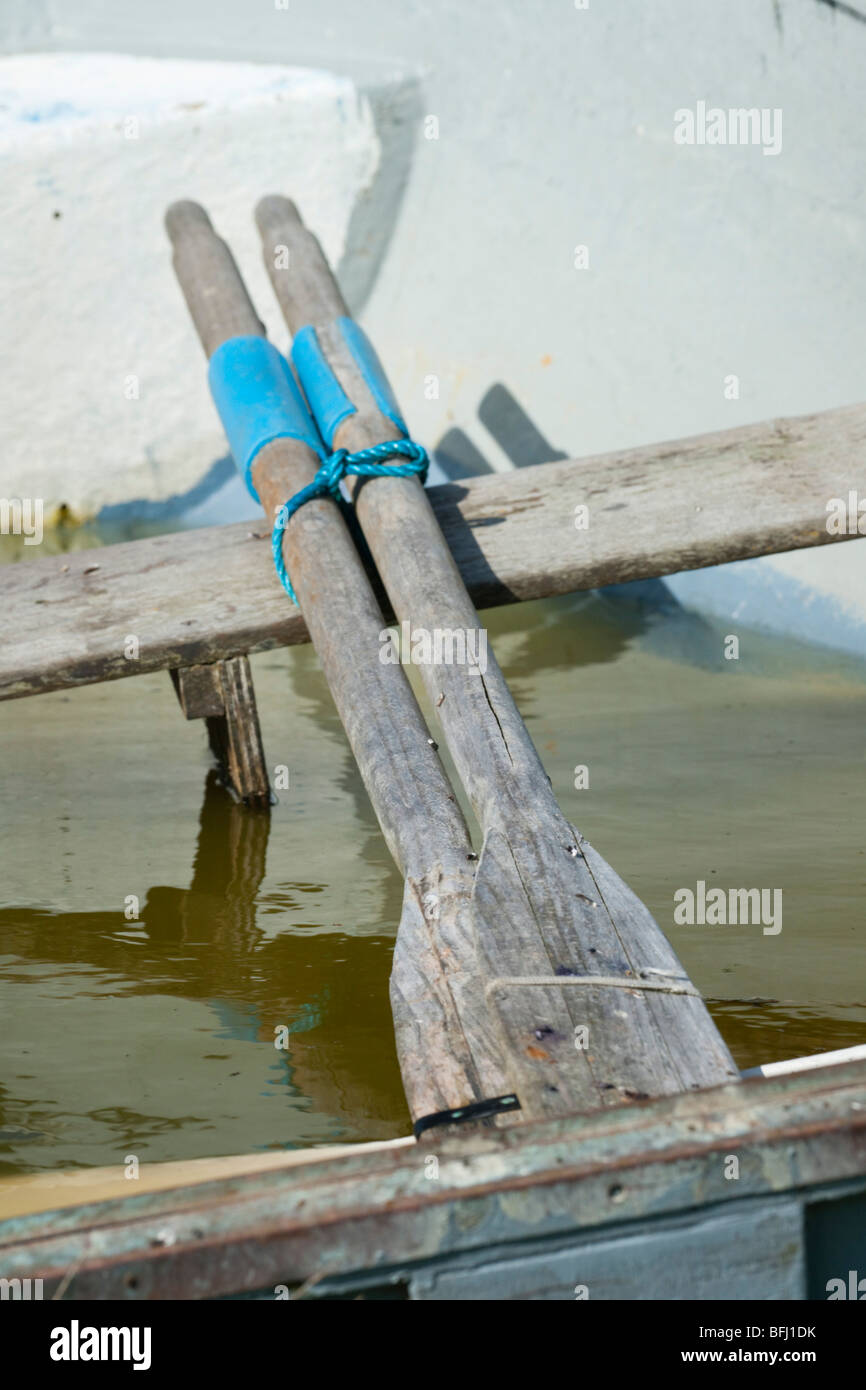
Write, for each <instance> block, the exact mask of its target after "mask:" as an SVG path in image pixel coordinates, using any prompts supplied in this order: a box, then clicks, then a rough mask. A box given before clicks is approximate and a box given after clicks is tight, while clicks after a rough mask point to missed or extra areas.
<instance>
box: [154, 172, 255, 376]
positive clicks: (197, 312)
mask: <svg viewBox="0 0 866 1390" xmlns="http://www.w3.org/2000/svg"><path fill="white" fill-rule="evenodd" d="M165 229H166V231H167V232H168V236H169V240H170V241H171V245H172V251H173V256H172V263H173V265H174V270H175V274H176V275H177V278H178V282H179V284H180V287H181V289H182V290H183V295H184V299H185V300H186V303H187V308H188V309H189V312H190V317H191V318H192V321H193V323H194V324H195V329H196V332H197V333H198V336H199V338H200V339H201V345H202V347H203V348H204V350H205V352H206V353H207V355H208V357H212V356H213V354H214V353H215V352H216V350H217V348H218V347H219V346H220V344H221V343H224V342H225V341H226V339H228V338H234V337H239V336H241V335H246V336H255V337H259V338H264V336H265V326H264V324H263V323H262V322H261V320H260V319H259V316H258V314H257V313H256V310H255V306H254V305H253V301H252V300H251V299H250V296H249V294H248V293H247V287H246V285H245V284H244V282H243V279H242V277H241V273H240V271H239V270H238V267H237V265H236V263H235V258H234V256H233V255H232V253H231V251H230V250H229V248H228V246H227V245H226V243H225V242H224V241H223V240H222V238H221V237H218V236H217V234H216V232H215V231H214V229H213V225H212V223H211V220H210V218H209V217H208V215H207V213H206V212H205V210H204V208H203V207H201V206H200V205H199V204H198V203H193V202H189V201H186V200H184V201H183V202H179V203H172V205H171V207H170V208H169V209H168V211H167V212H166V214H165Z"/></svg>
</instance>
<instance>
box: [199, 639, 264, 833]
mask: <svg viewBox="0 0 866 1390" xmlns="http://www.w3.org/2000/svg"><path fill="white" fill-rule="evenodd" d="M217 673H218V677H219V683H220V689H221V691H222V700H223V712H222V714H219V715H210V716H208V718H207V720H206V723H207V731H208V737H209V739H210V745H211V748H212V749H213V751H214V753H215V755H216V758H217V761H218V762H219V763H220V765H221V767H222V768H223V770H224V774H225V777H226V780H227V782H228V784H229V786H230V787H231V788H232V790H233V791H234V792H235V794H236V795H237V796H239V797H240V799H241V801H245V802H247V804H248V805H250V806H258V807H266V806H269V805H270V801H271V787H270V779H269V777H268V769H267V765H266V763H265V750H264V747H263V746H262V731H261V729H260V727H259V714H258V710H257V709H256V697H255V692H254V690H253V677H252V672H251V670H250V663H249V658H248V657H246V656H233V657H230V658H229V660H228V661H220V662H218V663H217Z"/></svg>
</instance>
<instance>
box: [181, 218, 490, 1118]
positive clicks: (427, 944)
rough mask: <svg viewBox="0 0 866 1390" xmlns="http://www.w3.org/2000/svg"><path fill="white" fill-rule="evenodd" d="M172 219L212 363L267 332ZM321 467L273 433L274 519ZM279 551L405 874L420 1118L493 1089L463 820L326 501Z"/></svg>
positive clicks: (203, 223) (403, 956)
mask: <svg viewBox="0 0 866 1390" xmlns="http://www.w3.org/2000/svg"><path fill="white" fill-rule="evenodd" d="M166 227H167V230H168V233H169V236H170V238H171V241H172V245H173V248H174V266H175V269H176V272H177V276H178V279H179V281H180V283H181V287H182V289H183V292H184V295H185V297H186V301H187V304H188V306H189V309H190V313H191V315H192V318H193V321H194V323H195V327H196V330H197V332H198V334H199V337H200V339H201V341H202V345H203V347H204V349H205V352H206V353H207V355H208V357H212V356H213V354H214V353H215V352H216V351H217V349H218V348H220V347H221V345H222V344H223V343H225V342H226V341H227V340H229V339H231V338H234V337H236V336H238V335H252V336H258V337H262V336H264V329H263V327H262V325H261V323H260V322H259V319H258V315H257V314H256V311H255V308H254V306H253V304H252V301H251V300H250V297H249V295H248V293H247V290H246V287H245V285H244V283H243V280H242V278H241V275H240V272H239V271H238V268H237V265H236V264H235V261H234V257H233V256H232V253H231V251H230V250H229V248H228V246H226V244H225V242H223V241H221V240H220V238H219V237H218V236H217V235H216V233H215V232H214V230H213V227H212V226H211V223H210V220H209V218H208V216H207V214H206V213H205V212H204V210H203V209H202V208H200V207H198V206H197V205H196V204H193V203H181V204H175V205H174V206H173V207H172V208H171V209H169V212H168V214H167V217H166ZM318 465H319V458H318V457H317V455H316V454H315V453H314V452H313V451H312V450H311V449H310V448H308V447H307V445H306V444H304V443H301V442H300V441H298V440H293V439H286V438H281V439H275V440H274V441H273V442H272V443H270V444H266V445H265V446H264V447H263V448H262V449H261V450H260V452H259V453H258V455H257V456H256V457H255V459H254V461H253V464H252V481H253V484H254V486H255V488H256V491H257V493H258V495H259V497H260V499H261V501H262V504H263V506H264V509H265V512H266V514H267V515H268V517H269V518H270V520H271V522H273V519H274V517H275V515H276V513H277V512H278V510H279V508H280V507H282V506H283V504H284V503H285V502H286V500H287V499H288V498H289V497H291V496H293V495H294V493H296V492H297V491H299V490H300V489H301V488H302V487H304V486H306V485H307V484H308V483H309V482H310V481H311V480H312V478H313V476H314V474H315V472H316V470H317V467H318ZM283 553H284V557H285V560H286V564H287V567H288V570H289V573H290V575H291V577H292V581H293V583H294V586H295V590H296V593H297V594H298V598H299V601H300V605H301V609H302V611H303V615H304V619H305V621H306V623H307V626H308V628H309V631H310V636H311V638H312V641H313V643H314V644H315V647H316V650H317V653H318V655H319V658H320V660H321V663H322V667H323V670H324V672H325V676H326V678H327V680H328V684H329V686H330V688H331V692H332V694H333V697H334V701H335V703H336V706H337V709H338V711H339V715H340V718H341V720H342V722H343V725H344V727H345V729H346V733H347V735H348V737H349V742H350V744H351V747H352V751H353V753H354V755H355V759H356V761H357V763H358V767H359V769H360V771H361V775H362V777H363V779H364V783H365V785H366V787H367V790H368V792H369V795H370V800H371V802H372V804H373V808H374V810H375V812H376V815H377V817H378V819H379V824H380V825H381V827H382V832H383V834H384V836H385V839H386V841H387V844H388V847H389V849H390V851H391V853H392V855H393V857H394V859H395V861H396V863H397V865H398V867H399V868H400V870H401V872H402V873H403V874H404V875H405V876H406V878H407V887H406V907H405V909H404V924H405V930H404V931H403V934H402V937H403V939H402V940H401V941H399V942H398V948H397V951H396V953H395V969H394V977H393V983H392V1002H393V1005H394V1011H395V1023H396V1028H397V1035H398V1051H399V1052H400V1058H401V1065H402V1067H403V1075H404V1082H405V1084H406V1090H407V1096H408V1099H409V1104H410V1109H411V1110H412V1113H413V1116H414V1117H415V1118H417V1117H418V1116H420V1115H425V1114H429V1113H431V1112H433V1111H437V1110H442V1109H445V1108H448V1107H452V1106H456V1105H463V1104H466V1103H468V1102H470V1101H472V1100H478V1099H483V1098H484V1096H485V1095H488V1094H490V1091H489V1089H486V1088H485V1086H484V1085H483V1084H481V1083H480V1082H479V1080H478V1064H477V1061H476V1059H475V1058H474V1057H473V1054H472V1051H471V1050H470V1047H469V1045H468V1044H467V1041H466V1038H465V1035H464V1032H463V1027H462V1024H461V1021H460V1018H459V1017H458V1013H457V1010H456V1008H455V1004H454V1000H453V996H452V993H451V981H450V978H449V974H448V971H449V968H450V969H451V970H452V971H453V972H454V974H458V973H459V972H461V971H464V970H466V969H467V968H469V969H470V970H471V968H472V965H473V961H474V950H473V943H472V939H471V933H469V932H468V929H466V928H463V927H461V926H460V914H461V912H465V908H466V906H467V904H468V902H469V897H470V894H471V889H472V884H473V877H474V859H475V856H474V854H473V852H472V844H471V841H470V838H469V832H468V830H467V827H466V823H465V821H464V819H463V816H462V814H461V812H460V810H459V807H458V805H457V801H456V798H455V796H454V793H453V789H452V787H451V785H450V783H449V782H448V779H447V778H446V776H445V773H444V770H443V768H442V765H441V762H440V760H439V757H438V754H437V752H436V749H435V745H433V743H432V741H431V739H430V737H429V733H428V730H427V726H426V724H425V722H424V719H423V717H422V715H421V712H420V710H419V709H418V705H417V702H416V700H415V697H414V695H413V693H412V690H411V687H410V686H409V684H408V681H407V680H406V676H405V673H404V671H403V669H402V667H400V666H395V665H391V664H387V663H383V662H382V661H381V660H380V659H379V654H380V651H381V647H382V643H381V640H380V638H381V634H382V633H383V631H384V629H385V622H384V619H383V616H382V613H381V610H380V608H379V605H378V603H377V600H376V597H375V595H374V593H373V590H372V588H371V585H370V582H369V580H368V578H367V574H366V572H365V570H364V567H363V564H362V563H361V560H360V558H359V556H358V553H357V550H356V548H355V545H354V543H353V541H352V539H351V537H350V535H349V533H348V530H347V528H346V525H345V522H344V521H343V518H342V516H341V514H340V512H339V509H338V508H337V506H336V505H335V503H334V502H333V501H331V499H330V498H322V499H318V500H315V501H312V502H309V503H307V505H305V506H304V507H302V508H301V509H300V511H299V512H298V513H297V514H296V515H295V516H294V517H293V518H292V520H291V521H290V523H289V525H288V527H287V529H286V532H285V535H284V540H283ZM277 582H278V581H277V578H276V575H275V576H274V583H275V584H276V583H277ZM227 597H228V598H230V596H227ZM286 603H287V605H288V603H289V600H288V598H287V599H286ZM323 834H324V835H325V837H326V838H327V836H328V831H327V827H325V828H324V830H323ZM331 852H332V854H333V855H334V857H335V858H336V857H338V856H339V855H340V852H341V850H340V845H339V844H338V843H336V842H335V843H333V844H332V846H331ZM440 931H441V932H443V933H444V936H445V938H446V939H447V937H448V936H449V934H451V935H452V936H453V937H454V938H455V941H456V940H459V938H460V937H461V935H467V937H468V940H467V941H463V942H461V945H460V949H459V950H456V951H452V952H450V959H449V952H447V951H446V952H445V953H444V962H445V963H444V964H443V953H442V952H441V951H440V950H439V938H438V933H439V932H440ZM422 1039H423V1045H422ZM479 1050H480V1049H479V1047H478V1046H477V1045H475V1053H476V1054H477V1053H478V1052H479ZM482 1051H483V1049H482ZM481 1065H482V1069H483V1067H484V1065H486V1064H485V1063H484V1059H483V1057H482V1061H481ZM490 1065H491V1066H492V1063H491V1064H490ZM493 1084H496V1082H495V1081H494V1083H493Z"/></svg>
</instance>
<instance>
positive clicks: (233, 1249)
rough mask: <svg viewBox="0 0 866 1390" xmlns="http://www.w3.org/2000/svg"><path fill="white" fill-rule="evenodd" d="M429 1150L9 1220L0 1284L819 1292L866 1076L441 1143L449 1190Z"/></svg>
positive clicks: (861, 1135) (206, 1290)
mask: <svg viewBox="0 0 866 1390" xmlns="http://www.w3.org/2000/svg"><path fill="white" fill-rule="evenodd" d="M430 1153H431V1151H430V1150H429V1149H427V1148H425V1147H422V1146H420V1145H413V1146H410V1147H405V1148H403V1147H394V1146H381V1145H372V1146H369V1147H368V1146H365V1145H358V1146H356V1147H355V1148H354V1149H353V1150H352V1152H351V1153H348V1154H347V1153H345V1152H342V1153H339V1154H338V1155H334V1156H332V1155H331V1154H329V1152H328V1151H327V1150H322V1151H319V1152H318V1153H316V1154H315V1155H309V1156H308V1159H307V1161H306V1162H304V1163H296V1162H293V1161H292V1156H291V1155H287V1164H286V1166H285V1168H283V1169H280V1170H276V1171H269V1172H267V1173H257V1174H252V1175H250V1174H247V1175H245V1176H237V1175H234V1176H232V1177H230V1178H221V1179H219V1180H217V1181H209V1182H203V1183H201V1184H197V1185H194V1186H186V1187H178V1188H175V1189H173V1190H170V1191H164V1190H162V1191H156V1192H151V1193H142V1194H141V1195H139V1196H137V1197H135V1198H133V1199H132V1200H130V1199H128V1198H127V1200H126V1201H123V1200H113V1201H103V1202H95V1203H88V1204H87V1205H80V1206H74V1207H68V1208H66V1209H65V1210H62V1211H51V1212H49V1211H44V1210H43V1211H39V1212H37V1213H35V1214H33V1215H27V1216H17V1217H14V1218H11V1219H9V1220H7V1221H5V1222H3V1223H0V1277H2V1278H7V1279H8V1278H21V1279H24V1278H42V1279H44V1280H45V1291H44V1292H45V1297H46V1298H48V1297H52V1296H56V1292H57V1290H58V1289H60V1288H61V1286H62V1287H63V1294H62V1297H64V1298H67V1299H109V1298H121V1299H128V1300H138V1299H149V1298H176V1299H177V1298H180V1299H196V1298H208V1297H217V1296H220V1295H223V1296H225V1295H229V1294H241V1293H250V1292H253V1291H259V1292H260V1293H261V1296H262V1297H263V1298H270V1299H273V1298H274V1296H275V1288H276V1286H278V1285H289V1286H293V1285H294V1286H299V1285H300V1286H306V1287H307V1292H306V1294H305V1295H304V1296H306V1297H311V1298H314V1297H316V1296H317V1295H320V1294H329V1295H333V1294H335V1293H338V1294H343V1295H344V1296H347V1297H350V1298H351V1297H356V1296H358V1295H359V1294H363V1291H364V1290H365V1289H370V1288H375V1287H377V1286H382V1285H385V1284H388V1283H391V1282H394V1283H397V1282H398V1281H399V1282H404V1283H405V1284H406V1285H407V1286H408V1292H409V1296H410V1297H412V1298H418V1299H423V1298H439V1297H442V1296H445V1295H446V1293H447V1292H448V1291H449V1290H450V1291H452V1292H455V1293H456V1292H457V1291H459V1292H460V1295H461V1297H466V1296H468V1297H478V1296H479V1293H478V1292H473V1289H476V1290H480V1293H481V1296H485V1295H486V1296H490V1297H496V1298H502V1297H505V1298H521V1297H527V1298H535V1297H561V1298H565V1299H569V1300H570V1299H573V1298H574V1285H575V1284H579V1283H582V1284H587V1283H588V1284H589V1290H588V1291H589V1296H590V1299H592V1300H597V1299H598V1298H606V1297H607V1298H609V1297H625V1298H666V1297H675V1296H682V1287H681V1286H682V1282H683V1281H682V1278H681V1277H680V1275H681V1273H682V1271H683V1270H685V1271H687V1272H689V1273H690V1274H691V1277H692V1280H693V1283H692V1291H691V1296H695V1297H701V1296H704V1297H718V1296H722V1297H726V1298H744V1297H749V1298H774V1297H775V1298H779V1297H782V1296H785V1297H788V1298H806V1297H814V1296H815V1292H814V1291H813V1292H810V1291H809V1288H808V1287H807V1279H808V1280H809V1281H810V1282H811V1283H812V1284H813V1285H815V1286H817V1288H819V1289H820V1288H823V1284H824V1281H825V1280H826V1278H827V1277H828V1274H838V1273H842V1274H844V1273H845V1272H846V1271H847V1270H848V1269H849V1268H850V1267H851V1265H850V1263H849V1256H848V1252H847V1249H845V1248H842V1247H841V1246H840V1244H839V1238H838V1234H836V1235H835V1236H834V1233H833V1232H834V1225H837V1224H838V1222H836V1223H834V1221H833V1219H832V1218H833V1214H834V1211H838V1212H840V1213H845V1214H846V1217H847V1222H848V1227H847V1229H848V1230H850V1228H851V1220H852V1217H851V1212H852V1207H853V1206H855V1205H856V1204H857V1203H858V1202H859V1203H860V1210H861V1224H860V1226H859V1228H856V1227H855V1229H854V1230H853V1232H852V1236H853V1237H854V1239H855V1242H856V1241H857V1240H859V1241H861V1242H862V1239H863V1223H862V1211H863V1210H866V1208H864V1206H863V1203H864V1202H866V1064H864V1063H862V1062H854V1063H847V1064H845V1065H843V1066H838V1067H831V1068H827V1069H825V1070H824V1071H809V1072H803V1073H799V1074H796V1075H790V1076H779V1077H773V1078H763V1077H759V1078H756V1079H754V1080H750V1081H745V1082H743V1083H741V1084H737V1085H729V1086H725V1087H721V1088H717V1089H712V1090H708V1091H700V1092H697V1093H692V1094H687V1095H680V1096H674V1097H665V1098H663V1099H659V1100H655V1101H651V1102H644V1103H641V1104H637V1105H633V1106H621V1107H618V1108H617V1109H614V1110H605V1111H596V1112H595V1113H594V1114H592V1115H578V1116H568V1117H564V1118H559V1119H556V1120H548V1121H544V1122H540V1123H532V1124H528V1125H520V1126H516V1127H514V1128H512V1129H509V1130H503V1131H497V1132H486V1133H484V1134H480V1133H478V1134H475V1135H473V1136H471V1137H469V1136H466V1137H462V1138H456V1137H449V1138H447V1139H443V1140H442V1142H440V1144H439V1145H438V1146H437V1148H436V1150H435V1153H436V1157H437V1160H438V1175H437V1177H436V1178H435V1180H431V1178H430V1176H429V1166H428V1162H427V1160H428V1158H429V1156H430ZM731 1156H733V1157H735V1158H736V1159H737V1161H738V1165H739V1177H738V1178H737V1180H736V1181H732V1180H731V1177H730V1173H731V1166H730V1158H731ZM118 1171H119V1170H118ZM129 1186H132V1184H129ZM821 1222H823V1228H822V1230H821V1232H820V1235H821V1239H820V1241H818V1242H816V1243H815V1245H816V1247H817V1248H815V1247H813V1248H810V1245H811V1244H812V1241H811V1236H813V1235H814V1233H815V1231H816V1230H817V1224H816V1223H821ZM807 1228H808V1229H810V1231H811V1234H810V1239H809V1240H808V1241H807V1236H806V1232H807ZM708 1239H709V1240H711V1243H712V1253H713V1260H712V1261H711V1262H709V1267H708V1260H707V1246H706V1242H707V1240H708ZM762 1239H763V1252H764V1253H763V1255H762V1254H761V1241H762ZM651 1249H652V1250H653V1251H654V1259H653V1260H648V1259H647V1255H648V1253H649V1251H650V1250H651ZM382 1252H387V1255H386V1256H385V1257H384V1258H383V1253H382ZM566 1252H567V1253H568V1255H569V1256H570V1264H569V1262H568V1261H566V1262H565V1263H564V1264H563V1263H562V1257H563V1255H564V1254H565V1253H566ZM821 1261H824V1262H826V1265H825V1266H824V1267H822V1265H821ZM672 1263H676V1265H677V1266H678V1271H677V1270H673V1269H671V1268H670V1267H669V1266H670V1265H671V1264H672ZM807 1265H808V1266H809V1268H807ZM568 1268H570V1269H571V1271H572V1273H571V1275H570V1276H568V1274H567V1270H568ZM861 1272H862V1266H861ZM473 1273H474V1276H475V1278H474V1282H473ZM677 1288H679V1290H680V1292H679V1294H677V1292H676V1289H677ZM687 1296H688V1295H687ZM819 1296H824V1297H826V1294H823V1295H819Z"/></svg>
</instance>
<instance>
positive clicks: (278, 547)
mask: <svg viewBox="0 0 866 1390" xmlns="http://www.w3.org/2000/svg"><path fill="white" fill-rule="evenodd" d="M395 456H397V457H401V458H403V459H404V460H405V462H404V463H388V462H386V460H388V459H393V458H394V457H395ZM429 466H430V460H429V459H428V457H427V451H426V449H422V447H421V445H420V444H415V443H414V442H413V440H411V439H388V440H386V441H385V442H384V443H383V444H374V445H373V447H372V448H370V449H359V450H358V452H357V453H355V454H350V453H349V452H348V450H347V449H337V450H336V452H335V453H333V454H331V456H330V458H327V459H325V462H324V463H323V464H322V466H321V468H320V469H319V471H318V473H317V474H316V476H315V478H314V479H313V481H312V482H311V483H308V484H307V486H306V487H302V488H301V490H300V492H296V493H295V495H294V497H290V498H289V500H288V502H285V503H284V504H283V506H282V507H280V510H279V511H278V512H277V519H276V521H275V523H274V529H273V534H272V536H271V548H272V550H273V554H274V565H275V566H276V570H277V574H278V576H279V580H280V583H281V584H282V586H283V588H284V589H285V591H286V593H287V594H288V596H289V598H290V599H291V600H292V603H295V604H297V602H298V600H297V596H296V594H295V591H294V589H293V588H292V581H291V579H290V578H289V574H288V570H287V569H286V562H285V560H284V559H283V532H284V531H285V529H286V527H287V526H288V524H289V522H290V521H291V519H292V517H293V516H294V515H295V512H297V511H298V510H299V509H300V508H301V507H303V505H304V503H305V502H312V501H313V500H314V499H315V498H316V497H333V498H334V501H335V502H339V503H340V504H343V503H344V498H343V494H342V492H341V491H340V483H341V482H342V481H343V479H344V478H347V477H349V476H350V475H356V476H358V477H360V478H412V477H417V478H420V479H421V482H422V483H423V482H424V481H425V480H426V478H427V469H428V468H429Z"/></svg>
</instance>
